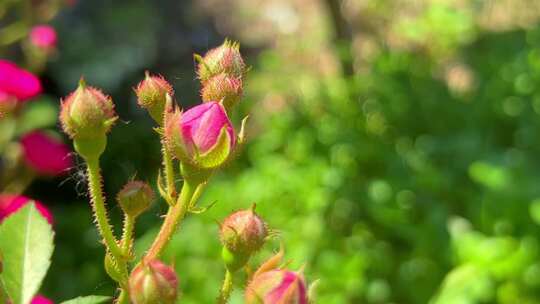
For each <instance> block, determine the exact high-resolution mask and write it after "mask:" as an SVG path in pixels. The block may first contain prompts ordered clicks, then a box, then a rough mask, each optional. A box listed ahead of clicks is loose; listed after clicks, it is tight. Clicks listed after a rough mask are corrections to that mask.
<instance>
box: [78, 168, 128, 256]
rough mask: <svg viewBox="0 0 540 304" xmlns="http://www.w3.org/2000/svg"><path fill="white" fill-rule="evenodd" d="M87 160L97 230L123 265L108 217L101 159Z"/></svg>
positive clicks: (89, 186)
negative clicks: (100, 168) (102, 185)
mask: <svg viewBox="0 0 540 304" xmlns="http://www.w3.org/2000/svg"><path fill="white" fill-rule="evenodd" d="M85 160H86V164H87V166H88V168H87V169H88V188H89V191H90V198H91V205H92V209H93V211H94V217H95V220H96V224H97V228H98V230H99V233H100V234H101V237H102V238H103V242H104V243H105V247H107V250H108V251H109V252H110V253H111V254H112V256H113V257H114V259H115V260H116V261H117V262H118V263H121V261H123V260H124V259H123V253H122V250H121V248H120V246H118V243H117V241H116V238H115V237H114V234H113V232H112V228H111V225H110V224H109V218H108V217H107V209H106V208H105V199H104V196H103V192H102V189H101V182H102V179H101V173H100V170H99V159H98V158H95V159H94V158H87V159H85Z"/></svg>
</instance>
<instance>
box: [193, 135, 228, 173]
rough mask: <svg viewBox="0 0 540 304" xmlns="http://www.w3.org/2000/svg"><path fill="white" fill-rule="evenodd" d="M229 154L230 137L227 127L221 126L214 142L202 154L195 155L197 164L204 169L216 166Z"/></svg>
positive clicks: (223, 161)
mask: <svg viewBox="0 0 540 304" xmlns="http://www.w3.org/2000/svg"><path fill="white" fill-rule="evenodd" d="M230 154H231V137H230V136H229V133H228V132H227V129H226V128H225V127H223V128H222V129H221V132H220V134H219V137H218V140H217V142H216V144H215V145H214V146H213V147H212V148H211V149H210V150H208V152H206V153H204V154H199V155H197V156H196V163H197V166H199V167H201V168H204V169H213V168H217V167H219V166H220V165H222V164H223V163H225V161H226V160H227V158H229V155H230Z"/></svg>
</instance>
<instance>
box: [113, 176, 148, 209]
mask: <svg viewBox="0 0 540 304" xmlns="http://www.w3.org/2000/svg"><path fill="white" fill-rule="evenodd" d="M116 199H117V200H118V203H119V204H120V208H122V210H123V211H124V213H125V214H127V215H128V216H131V217H133V218H135V217H137V216H139V215H140V214H141V213H143V212H144V211H146V210H147V209H148V208H149V207H150V206H151V205H152V202H153V201H154V191H153V190H152V188H150V186H149V185H148V184H147V183H145V182H141V181H131V182H129V183H127V184H126V185H125V186H124V187H123V188H122V190H120V192H118V195H117V196H116Z"/></svg>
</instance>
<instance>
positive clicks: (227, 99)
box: [201, 73, 242, 109]
mask: <svg viewBox="0 0 540 304" xmlns="http://www.w3.org/2000/svg"><path fill="white" fill-rule="evenodd" d="M201 96H202V100H203V101H204V102H209V101H221V102H222V103H223V105H224V106H225V108H226V109H231V108H232V107H233V106H234V105H235V104H237V103H238V102H239V101H240V98H242V79H241V78H238V77H234V76H229V75H227V74H225V73H221V74H218V75H216V76H214V77H212V78H210V79H209V80H208V81H207V82H205V83H204V85H203V88H202V90H201Z"/></svg>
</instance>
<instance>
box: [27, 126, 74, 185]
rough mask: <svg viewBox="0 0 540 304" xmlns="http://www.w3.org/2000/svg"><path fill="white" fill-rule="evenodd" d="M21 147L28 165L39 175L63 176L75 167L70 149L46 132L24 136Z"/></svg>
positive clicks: (36, 132) (35, 132)
mask: <svg viewBox="0 0 540 304" xmlns="http://www.w3.org/2000/svg"><path fill="white" fill-rule="evenodd" d="M21 145H22V148H23V155H24V159H25V161H26V163H27V164H28V166H29V167H31V168H32V169H34V170H35V171H36V172H37V173H38V174H42V175H49V176H57V175H62V174H65V173H67V172H68V170H69V169H70V168H71V167H72V166H73V160H72V158H71V154H70V153H71V152H70V150H69V148H68V147H67V146H66V145H64V144H63V143H62V142H61V141H60V140H58V139H56V138H55V137H52V136H50V135H47V134H46V133H44V132H40V131H34V132H31V133H28V134H26V135H24V136H23V137H22V138H21Z"/></svg>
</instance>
